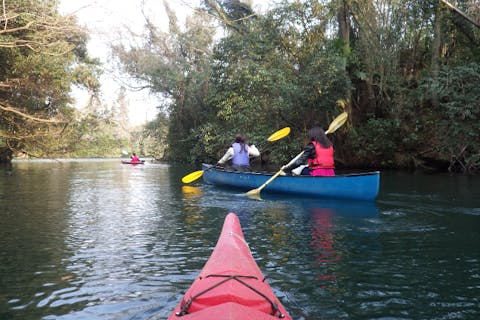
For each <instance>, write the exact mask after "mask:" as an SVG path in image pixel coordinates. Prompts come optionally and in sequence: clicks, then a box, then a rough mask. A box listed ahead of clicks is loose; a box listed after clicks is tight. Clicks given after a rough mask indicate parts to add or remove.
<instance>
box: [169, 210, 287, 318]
mask: <svg viewBox="0 0 480 320" xmlns="http://www.w3.org/2000/svg"><path fill="white" fill-rule="evenodd" d="M174 319H175V320H198V319H205V320H206V319H209V320H211V319H225V320H227V319H228V320H237V319H238V320H239V319H242V320H245V319H254V320H273V319H290V320H291V317H290V316H289V315H288V314H287V312H286V310H285V308H284V307H283V305H282V304H281V303H280V301H279V300H278V299H277V297H276V296H275V294H274V293H273V291H272V289H271V287H270V285H269V284H268V283H267V281H266V280H265V277H264V276H263V274H262V272H261V270H260V268H259V267H258V265H257V263H256V262H255V260H254V259H253V256H252V253H251V252H250V248H249V247H248V244H247V242H246V241H245V238H244V236H243V232H242V228H241V226H240V221H239V219H238V217H237V216H236V215H235V214H234V213H229V214H228V215H227V217H226V218H225V222H224V224H223V229H222V232H221V234H220V238H219V239H218V242H217V245H216V247H215V249H214V250H213V252H212V255H211V256H210V258H209V259H208V261H207V263H206V264H205V266H204V267H203V270H202V271H201V272H200V274H199V276H198V277H197V278H196V279H195V281H194V282H193V284H192V286H191V287H190V289H188V291H187V292H186V293H185V295H184V297H183V299H182V301H181V302H180V304H179V305H178V306H177V307H176V308H175V310H174V311H173V313H172V314H171V315H170V317H169V318H168V320H174Z"/></svg>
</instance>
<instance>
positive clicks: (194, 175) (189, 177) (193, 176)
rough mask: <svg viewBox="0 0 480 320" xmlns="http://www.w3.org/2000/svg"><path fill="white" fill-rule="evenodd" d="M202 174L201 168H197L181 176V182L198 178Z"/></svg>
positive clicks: (188, 181)
mask: <svg viewBox="0 0 480 320" xmlns="http://www.w3.org/2000/svg"><path fill="white" fill-rule="evenodd" d="M202 175H203V170H198V171H195V172H192V173H189V174H187V175H186V176H185V177H183V178H182V182H183V183H190V182H193V181H195V180H197V179H198V178H200V177H201V176H202Z"/></svg>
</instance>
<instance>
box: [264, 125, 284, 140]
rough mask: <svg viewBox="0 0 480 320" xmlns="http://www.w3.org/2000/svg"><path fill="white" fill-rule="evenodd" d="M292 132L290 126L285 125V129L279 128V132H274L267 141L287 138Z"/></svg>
mask: <svg viewBox="0 0 480 320" xmlns="http://www.w3.org/2000/svg"><path fill="white" fill-rule="evenodd" d="M289 134H290V127H285V128H283V129H280V130H278V131H277V132H275V133H273V134H272V135H271V136H270V137H268V139H267V141H268V142H272V141H277V140H280V139H282V138H285V137H286V136H288V135H289Z"/></svg>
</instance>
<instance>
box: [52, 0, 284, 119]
mask: <svg viewBox="0 0 480 320" xmlns="http://www.w3.org/2000/svg"><path fill="white" fill-rule="evenodd" d="M274 2H275V1H274V0H270V1H267V0H254V1H253V3H254V9H255V10H257V11H263V10H265V9H266V8H268V6H269V5H271V4H272V3H274ZM168 3H169V5H170V7H171V9H173V10H174V11H175V13H176V15H177V18H178V22H179V24H180V26H183V24H184V21H185V18H186V16H187V15H190V14H191V12H192V9H193V8H195V7H198V5H199V3H200V0H169V1H168ZM142 7H144V8H145V14H146V15H147V16H148V17H149V19H152V21H153V22H154V23H155V24H156V25H157V26H159V27H160V28H164V30H167V28H168V19H167V14H166V13H165V8H164V6H163V1H161V0H82V1H78V0H61V3H60V12H61V13H62V14H74V15H76V16H77V17H78V21H79V24H80V25H82V26H86V27H87V28H88V32H89V35H90V41H89V43H88V51H89V54H90V56H91V57H94V58H99V59H100V61H101V62H102V63H103V64H104V68H105V69H106V71H105V73H104V75H103V76H102V78H101V79H100V83H101V84H102V101H103V103H104V104H107V105H110V106H111V105H112V103H115V101H116V99H117V97H118V92H119V89H120V83H121V82H122V75H121V74H118V72H115V70H112V66H111V65H109V63H108V61H109V59H110V57H109V54H110V51H109V43H111V42H112V41H115V40H118V39H122V34H121V32H122V30H125V28H126V27H128V28H129V29H130V30H133V31H138V32H139V33H140V32H141V31H142V29H143V24H144V18H143V15H142V11H141V8H142ZM123 39H125V38H123ZM123 77H126V75H123ZM124 80H127V79H124ZM74 95H75V98H76V106H77V107H78V108H80V109H82V108H83V107H85V106H86V103H87V98H88V96H87V93H86V92H82V91H80V90H75V91H74ZM128 101H129V102H130V103H129V105H130V108H129V120H130V124H131V125H133V126H136V125H141V124H144V123H145V122H146V121H147V120H152V119H154V118H155V116H156V114H157V109H156V106H157V105H159V104H160V102H159V101H158V100H157V98H155V97H153V96H151V95H150V93H149V92H148V91H147V90H143V91H138V92H130V91H129V92H128Z"/></svg>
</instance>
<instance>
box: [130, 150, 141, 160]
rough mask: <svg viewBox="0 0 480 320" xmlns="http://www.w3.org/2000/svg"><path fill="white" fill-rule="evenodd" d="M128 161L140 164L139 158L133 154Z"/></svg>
mask: <svg viewBox="0 0 480 320" xmlns="http://www.w3.org/2000/svg"><path fill="white" fill-rule="evenodd" d="M130 161H131V162H140V158H138V157H137V155H136V154H135V152H134V153H132V156H131V157H130Z"/></svg>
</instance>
